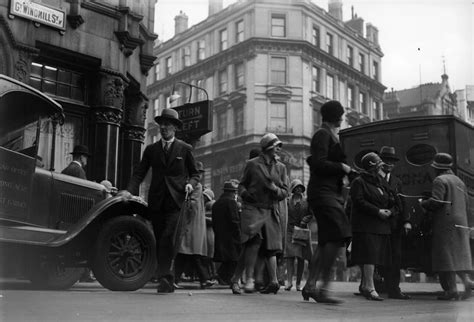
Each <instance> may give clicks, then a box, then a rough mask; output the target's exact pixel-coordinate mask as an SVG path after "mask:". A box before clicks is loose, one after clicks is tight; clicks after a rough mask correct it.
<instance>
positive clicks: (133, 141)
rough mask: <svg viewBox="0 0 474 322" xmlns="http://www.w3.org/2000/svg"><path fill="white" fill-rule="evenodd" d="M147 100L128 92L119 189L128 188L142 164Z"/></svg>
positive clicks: (123, 124) (123, 126)
mask: <svg viewBox="0 0 474 322" xmlns="http://www.w3.org/2000/svg"><path fill="white" fill-rule="evenodd" d="M146 108H147V99H146V97H145V96H144V95H143V94H142V93H140V92H135V93H133V92H132V93H130V92H128V93H127V94H126V97H125V117H124V120H123V123H122V128H121V134H120V136H121V142H120V156H119V160H120V163H119V170H120V171H119V180H118V182H117V187H118V188H119V189H124V188H126V186H127V184H128V181H129V180H130V177H131V176H132V173H133V168H134V167H135V166H136V165H137V164H138V163H139V162H140V159H141V154H142V149H141V148H142V144H143V142H144V140H145V127H144V125H145V119H146Z"/></svg>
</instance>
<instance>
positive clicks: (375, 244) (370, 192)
mask: <svg viewBox="0 0 474 322" xmlns="http://www.w3.org/2000/svg"><path fill="white" fill-rule="evenodd" d="M361 164H362V168H363V172H362V173H361V175H360V176H359V177H357V178H356V179H355V180H354V181H353V182H352V185H351V190H350V196H351V200H352V262H353V264H355V265H359V266H360V267H361V269H362V281H361V287H360V291H361V293H362V295H364V296H365V297H366V298H367V299H368V300H374V301H383V298H382V297H380V296H379V294H378V293H377V291H376V290H375V286H374V268H375V265H380V266H387V265H389V262H390V254H391V249H390V231H391V229H390V221H389V217H390V216H391V215H392V212H391V211H390V210H389V209H390V208H391V207H393V205H394V198H393V196H392V195H391V193H390V191H389V189H388V188H387V186H386V185H385V184H384V183H383V181H382V177H383V175H384V173H383V171H382V165H383V162H382V159H380V157H379V156H378V155H377V154H376V153H374V152H370V153H367V154H366V155H364V156H363V157H362V160H361Z"/></svg>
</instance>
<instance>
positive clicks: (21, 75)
mask: <svg viewBox="0 0 474 322" xmlns="http://www.w3.org/2000/svg"><path fill="white" fill-rule="evenodd" d="M28 75H29V58H28V56H27V55H26V54H24V53H22V52H20V54H19V55H18V60H17V61H16V63H15V78H16V79H18V80H19V81H21V82H23V83H28Z"/></svg>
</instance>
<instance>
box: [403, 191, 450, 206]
mask: <svg viewBox="0 0 474 322" xmlns="http://www.w3.org/2000/svg"><path fill="white" fill-rule="evenodd" d="M397 195H398V196H400V197H403V198H418V201H421V200H422V199H424V198H426V196H410V195H405V194H403V193H397ZM429 199H431V200H433V201H436V202H439V203H445V204H449V205H452V204H453V202H452V201H446V200H440V199H435V198H433V197H430V198H429Z"/></svg>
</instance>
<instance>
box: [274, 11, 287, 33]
mask: <svg viewBox="0 0 474 322" xmlns="http://www.w3.org/2000/svg"><path fill="white" fill-rule="evenodd" d="M274 20H275V21H276V20H282V21H283V25H279V24H275V21H274ZM277 30H281V31H282V34H280V33H279V32H277ZM286 33H287V32H286V15H285V14H281V13H272V14H271V18H270V35H271V37H275V38H285V37H286Z"/></svg>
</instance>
